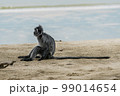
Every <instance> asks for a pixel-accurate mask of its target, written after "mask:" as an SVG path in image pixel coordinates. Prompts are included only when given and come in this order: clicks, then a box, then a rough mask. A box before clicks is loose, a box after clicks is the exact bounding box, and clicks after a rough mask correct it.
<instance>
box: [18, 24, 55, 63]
mask: <svg viewBox="0 0 120 96" xmlns="http://www.w3.org/2000/svg"><path fill="white" fill-rule="evenodd" d="M34 35H35V36H36V37H37V40H38V46H36V47H34V48H33V49H32V51H31V52H30V53H29V55H28V56H19V57H18V58H22V59H21V61H32V60H33V59H34V58H35V57H37V55H39V56H40V58H39V60H42V59H51V58H53V54H54V53H55V40H54V39H53V38H52V37H51V36H50V35H48V34H46V33H44V32H43V28H42V26H41V25H39V26H38V27H36V28H35V29H34Z"/></svg>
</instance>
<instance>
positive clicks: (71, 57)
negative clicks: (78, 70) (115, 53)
mask: <svg viewBox="0 0 120 96" xmlns="http://www.w3.org/2000/svg"><path fill="white" fill-rule="evenodd" d="M109 58H110V57H108V56H106V57H53V58H52V59H109Z"/></svg>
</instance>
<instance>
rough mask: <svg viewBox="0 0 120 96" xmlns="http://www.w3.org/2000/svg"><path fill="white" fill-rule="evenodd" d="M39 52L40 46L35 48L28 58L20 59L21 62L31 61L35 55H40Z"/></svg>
mask: <svg viewBox="0 0 120 96" xmlns="http://www.w3.org/2000/svg"><path fill="white" fill-rule="evenodd" d="M40 51H41V47H40V46H36V47H35V48H34V49H33V50H32V51H31V52H30V54H29V58H23V59H21V61H32V60H33V59H34V58H35V57H36V56H37V54H40Z"/></svg>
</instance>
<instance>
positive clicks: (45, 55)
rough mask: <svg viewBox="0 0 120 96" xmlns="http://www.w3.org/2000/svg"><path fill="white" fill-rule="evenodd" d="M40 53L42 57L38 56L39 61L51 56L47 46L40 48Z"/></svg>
mask: <svg viewBox="0 0 120 96" xmlns="http://www.w3.org/2000/svg"><path fill="white" fill-rule="evenodd" d="M40 53H41V55H42V58H40V59H39V61H40V60H43V59H50V57H51V55H50V51H49V49H48V48H45V49H42V50H41V52H40Z"/></svg>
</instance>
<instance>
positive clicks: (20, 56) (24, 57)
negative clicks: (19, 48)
mask: <svg viewBox="0 0 120 96" xmlns="http://www.w3.org/2000/svg"><path fill="white" fill-rule="evenodd" d="M18 58H29V56H18Z"/></svg>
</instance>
